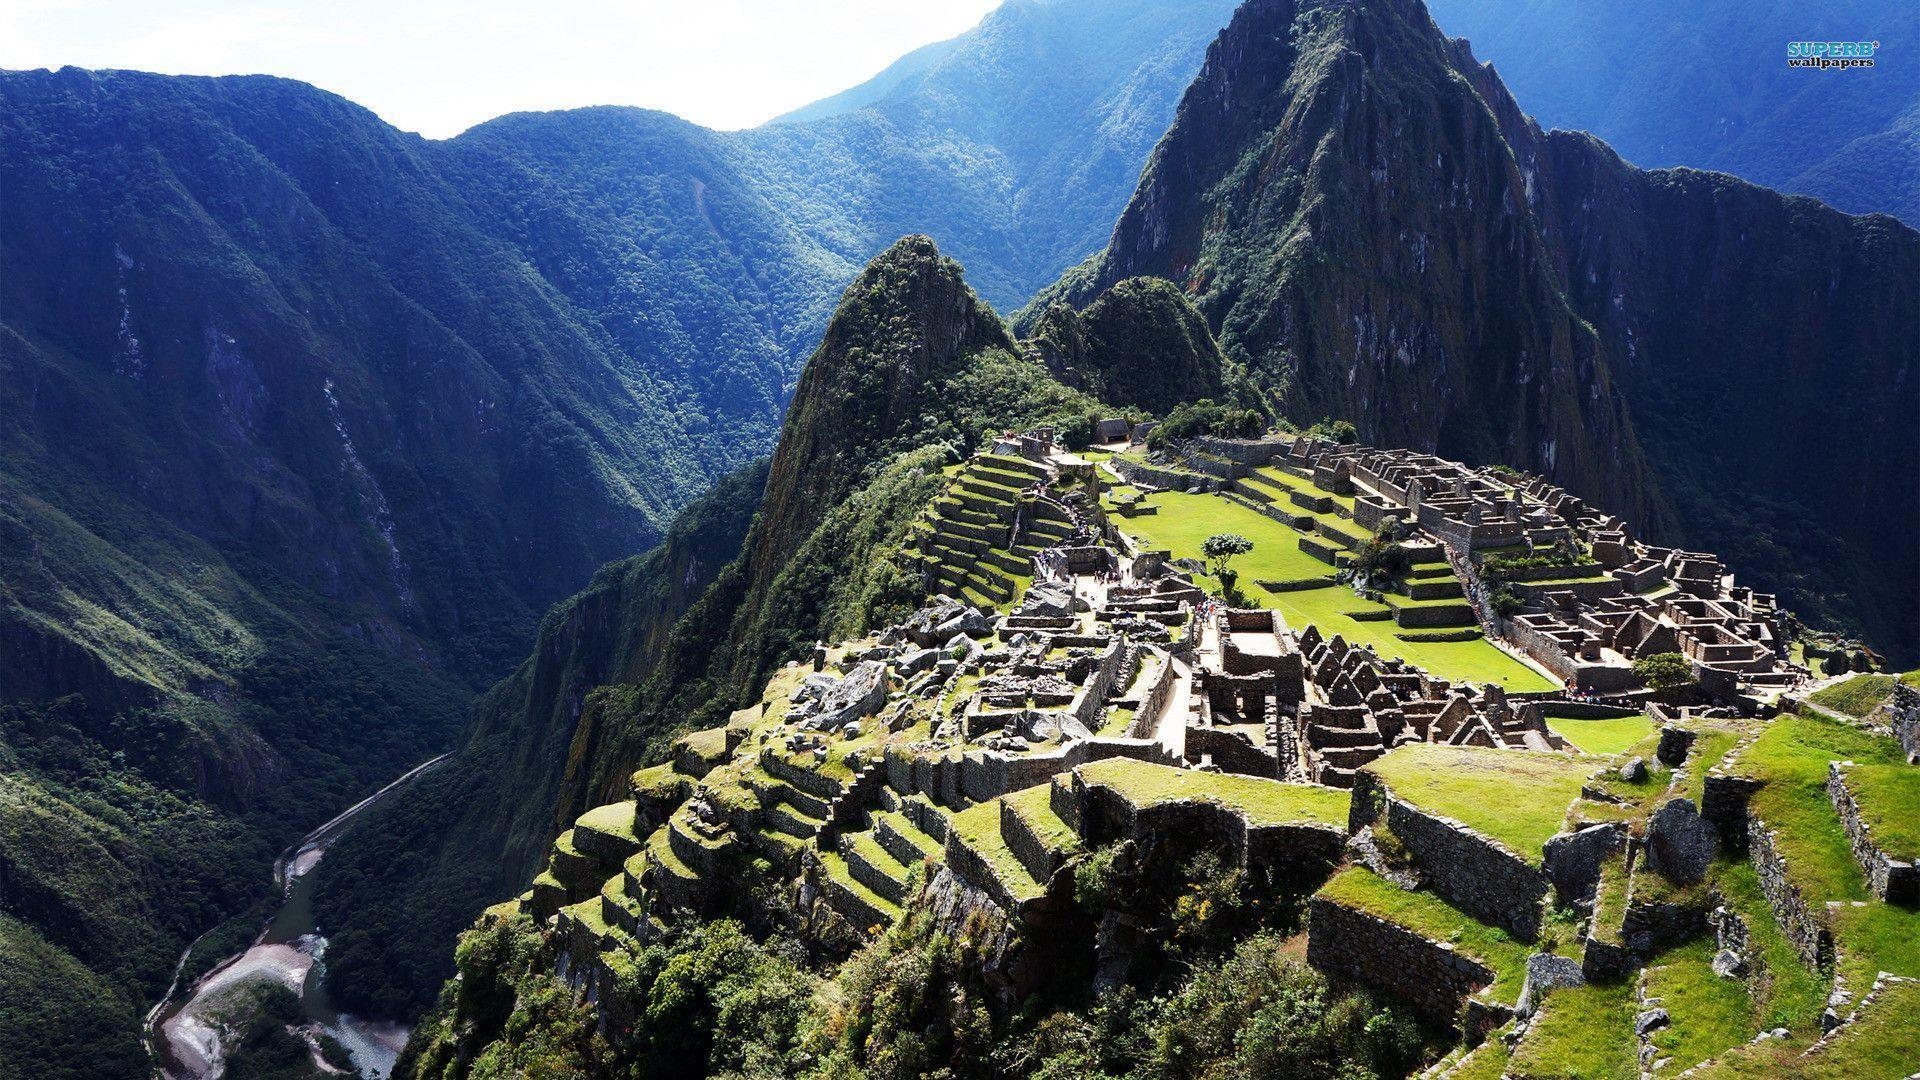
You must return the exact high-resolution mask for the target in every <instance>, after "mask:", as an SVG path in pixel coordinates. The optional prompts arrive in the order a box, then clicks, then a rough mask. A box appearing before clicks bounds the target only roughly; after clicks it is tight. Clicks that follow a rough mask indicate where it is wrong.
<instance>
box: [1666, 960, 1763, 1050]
mask: <svg viewBox="0 0 1920 1080" xmlns="http://www.w3.org/2000/svg"><path fill="white" fill-rule="evenodd" d="M1714 951H1715V946H1714V940H1713V936H1712V935H1710V934H1709V935H1706V936H1703V937H1699V938H1696V939H1694V940H1693V941H1690V942H1688V943H1687V944H1685V945H1682V946H1680V947H1679V948H1677V949H1674V950H1672V951H1670V952H1667V953H1664V954H1662V955H1660V956H1658V957H1656V958H1655V959H1654V961H1653V964H1652V965H1651V966H1650V967H1648V968H1647V974H1646V996H1647V997H1650V998H1656V997H1657V998H1659V999H1660V1005H1661V1007H1662V1008H1664V1009H1666V1010H1667V1013H1668V1015H1669V1016H1670V1017H1671V1019H1672V1022H1671V1023H1670V1024H1669V1025H1668V1026H1666V1027H1664V1028H1659V1029H1656V1030H1655V1031H1654V1032H1653V1033H1652V1035H1651V1041H1652V1043H1653V1046H1654V1049H1655V1050H1656V1051H1657V1056H1658V1057H1663V1058H1672V1059H1673V1061H1674V1065H1673V1067H1672V1071H1674V1072H1678V1071H1680V1070H1682V1069H1687V1068H1691V1067H1692V1066H1694V1065H1698V1064H1699V1063H1701V1062H1703V1061H1705V1060H1707V1059H1708V1058H1710V1057H1713V1056H1714V1055H1715V1054H1719V1053H1721V1052H1722V1051H1725V1050H1729V1049H1731V1048H1733V1047H1736V1046H1739V1045H1740V1044H1742V1043H1744V1042H1746V1041H1747V1040H1748V1039H1750V1038H1752V1037H1753V1034H1754V1032H1755V1031H1757V1030H1758V1028H1756V1027H1755V1026H1754V1023H1755V1017H1754V1002H1753V998H1752V996H1751V995H1750V994H1749V993H1748V992H1747V984H1746V982H1745V980H1742V979H1727V978H1721V977H1720V976H1718V975H1715V974H1714V973H1713V956H1714Z"/></svg>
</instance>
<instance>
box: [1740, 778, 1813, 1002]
mask: <svg viewBox="0 0 1920 1080" xmlns="http://www.w3.org/2000/svg"><path fill="white" fill-rule="evenodd" d="M1747 848H1748V851H1749V852H1751V854H1752V858H1753V869H1754V872H1755V873H1756V874H1758V875H1759V878H1760V891H1761V892H1763V893H1765V894H1766V897H1767V906H1769V907H1771V908H1772V909H1773V917H1774V919H1775V921H1777V922H1779V924H1780V928H1781V929H1782V930H1784V931H1786V935H1787V940H1789V941H1791V942H1793V946H1794V948H1795V949H1797V950H1799V953H1800V959H1801V961H1802V962H1804V963H1805V964H1806V965H1807V967H1809V968H1811V969H1813V970H1815V971H1831V970H1832V969H1833V931H1832V930H1831V929H1830V928H1829V927H1828V925H1827V919H1826V908H1824V907H1820V906H1816V905H1815V904H1814V903H1813V902H1811V901H1809V900H1808V899H1807V898H1806V897H1805V896H1802V895H1801V894H1800V887H1799V886H1797V885H1795V884H1794V883H1793V881H1792V880H1791V879H1790V878H1789V877H1788V876H1787V860H1786V857H1785V856H1783V855H1782V854H1780V848H1779V845H1778V844H1777V843H1775V841H1774V835H1773V830H1772V829H1769V828H1767V823H1766V822H1764V821H1762V820H1760V818H1759V816H1758V815H1755V814H1752V813H1749V814H1748V815H1747Z"/></svg>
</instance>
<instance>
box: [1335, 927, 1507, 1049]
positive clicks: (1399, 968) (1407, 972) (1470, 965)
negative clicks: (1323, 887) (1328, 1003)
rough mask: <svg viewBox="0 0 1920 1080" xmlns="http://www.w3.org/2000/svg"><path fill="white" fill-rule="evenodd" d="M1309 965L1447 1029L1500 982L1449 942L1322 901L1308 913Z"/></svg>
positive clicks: (1338, 980) (1339, 981)
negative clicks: (1472, 1001)
mask: <svg viewBox="0 0 1920 1080" xmlns="http://www.w3.org/2000/svg"><path fill="white" fill-rule="evenodd" d="M1307 962H1308V963H1309V964H1312V965H1313V966H1314V967H1315V968H1318V969H1319V970H1320V971H1321V972H1323V973H1324V974H1325V975H1326V976H1327V977H1328V978H1329V979H1330V980H1332V981H1334V982H1336V983H1349V984H1352V983H1357V984H1359V985H1361V986H1364V987H1366V988H1368V989H1369V990H1374V991H1377V992H1379V993H1381V994H1383V995H1386V996H1388V997H1391V998H1394V999H1397V1000H1399V1001H1402V1002H1404V1003H1406V1005H1407V1006H1408V1007H1409V1008H1411V1009H1412V1010H1413V1011H1415V1012H1417V1013H1419V1014H1420V1015H1421V1016H1423V1017H1425V1018H1426V1019H1427V1020H1430V1021H1432V1022H1434V1023H1438V1024H1447V1025H1451V1024H1454V1023H1456V1022H1457V1021H1458V1018H1459V1015H1460V1010H1461V1006H1462V1005H1464V1004H1465V1003H1466V1001H1467V1000H1468V999H1469V998H1471V997H1472V996H1473V995H1474V994H1476V993H1478V992H1479V991H1480V990H1481V989H1482V988H1484V987H1486V986H1489V985H1491V984H1492V983H1493V978H1494V973H1493V971H1492V970H1491V969H1490V968H1488V967H1487V966H1486V965H1484V964H1481V963H1479V962H1477V961H1475V960H1471V959H1469V958H1467V957H1465V956H1462V955H1460V954H1459V953H1458V952H1456V951H1455V950H1454V947H1453V946H1452V945H1450V944H1448V943H1446V942H1441V941H1432V940H1429V939H1427V938H1424V937H1421V936H1420V935H1418V934H1416V933H1414V932H1412V931H1411V930H1407V929H1405V928H1404V927H1399V926H1395V925H1393V924H1392V923H1389V922H1387V921H1385V920H1383V919H1377V918H1374V917H1373V916H1372V915H1368V914H1367V913H1365V912H1363V911H1356V910H1354V909H1353V908H1349V907H1346V906H1345V905H1343V904H1336V903H1333V902H1332V901H1329V900H1324V899H1320V898H1318V897H1316V898H1315V899H1314V900H1313V902H1312V903H1311V904H1310V905H1308V909H1307Z"/></svg>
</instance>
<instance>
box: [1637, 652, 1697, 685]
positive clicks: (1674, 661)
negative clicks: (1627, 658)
mask: <svg viewBox="0 0 1920 1080" xmlns="http://www.w3.org/2000/svg"><path fill="white" fill-rule="evenodd" d="M1633 673H1634V674H1635V675H1638V676H1639V677H1640V678H1642V679H1645V680H1646V683H1647V685H1648V686H1649V687H1651V688H1653V689H1654V690H1657V691H1662V692H1664V691H1668V690H1679V689H1681V688H1683V687H1688V686H1692V685H1694V678H1693V661H1691V660H1688V659H1687V658H1686V657H1685V656H1682V655H1681V654H1679V653H1675V652H1667V653H1655V654H1653V655H1652V656H1643V657H1641V658H1640V659H1638V660H1635V661H1634V662H1633Z"/></svg>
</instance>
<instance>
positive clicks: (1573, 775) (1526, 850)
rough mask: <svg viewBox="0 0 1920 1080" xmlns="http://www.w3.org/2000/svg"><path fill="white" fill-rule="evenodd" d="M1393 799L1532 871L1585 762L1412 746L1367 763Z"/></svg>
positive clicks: (1582, 777)
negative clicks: (1504, 850)
mask: <svg viewBox="0 0 1920 1080" xmlns="http://www.w3.org/2000/svg"><path fill="white" fill-rule="evenodd" d="M1366 771H1367V772H1370V773H1373V774H1374V775H1376V776H1378V777H1379V778H1380V779H1381V780H1383V781H1385V782H1386V784H1387V786H1388V787H1389V788H1391V789H1392V791H1393V794H1394V795H1395V796H1396V797H1397V798H1399V799H1401V800H1403V801H1405V802H1407V803H1410V804H1412V805H1413V806H1415V807H1417V808H1419V809H1421V810H1424V811H1427V812H1429V813H1433V814H1438V815H1440V816H1441V817H1448V818H1452V819H1454V820H1455V821H1458V822H1461V823H1462V824H1464V825H1467V826H1468V827H1470V828H1472V829H1474V830H1476V831H1478V832H1481V833H1484V834H1485V835H1487V836H1490V837H1492V838H1493V839H1495V840H1498V841H1500V842H1501V843H1502V844H1505V845H1506V846H1507V847H1508V848H1510V849H1512V850H1513V852H1514V854H1516V855H1519V856H1520V857H1521V858H1522V859H1525V860H1526V861H1527V862H1529V863H1531V864H1533V865H1535V866H1538V865H1540V859H1541V850H1540V849H1541V847H1542V846H1543V845H1544V844H1545V843H1546V842H1547V841H1548V840H1549V839H1550V838H1552V837H1553V836H1554V835H1555V834H1557V833H1558V832H1559V831H1560V829H1561V826H1562V825H1563V824H1564V823H1565V821H1566V818H1567V810H1568V808H1569V807H1571V806H1572V805H1573V801H1574V800H1575V799H1577V798H1579V797H1580V788H1581V786H1582V785H1583V784H1585V782H1586V778H1587V776H1588V774H1590V773H1591V772H1592V771H1593V765H1592V763H1591V762H1588V761H1582V760H1580V759H1578V758H1573V757H1568V756H1566V755H1562V754H1544V753H1537V752H1533V751H1525V750H1490V749H1483V748H1480V747H1472V746H1442V745H1435V744H1430V743H1415V744H1412V745H1409V746H1402V747H1399V748H1398V749H1395V750H1393V751H1391V752H1389V753H1388V754H1387V755H1386V756H1385V757H1382V758H1380V759H1379V760H1377V761H1374V762H1371V763H1369V764H1368V765H1367V766H1366Z"/></svg>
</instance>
